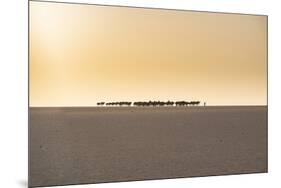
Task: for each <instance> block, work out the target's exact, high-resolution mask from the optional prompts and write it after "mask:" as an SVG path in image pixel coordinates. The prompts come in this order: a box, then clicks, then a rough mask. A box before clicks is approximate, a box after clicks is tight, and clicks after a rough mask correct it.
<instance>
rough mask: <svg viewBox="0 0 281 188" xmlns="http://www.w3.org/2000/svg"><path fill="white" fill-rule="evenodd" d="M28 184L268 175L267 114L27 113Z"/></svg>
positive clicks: (200, 110)
mask: <svg viewBox="0 0 281 188" xmlns="http://www.w3.org/2000/svg"><path fill="white" fill-rule="evenodd" d="M29 152H30V153H29V154H30V161H29V162H30V163H29V165H30V168H29V170H30V171H29V175H30V176H29V185H30V186H47V185H63V184H79V183H99V182H112V181H131V180H144V179H162V178H177V177H193V176H207V175H223V174H239V173H255V172H267V107H265V106H256V107H253V106H252V107H250V106H248V107H247V106H243V107H227V106H226V107H89V108H85V107H84V108H83V107H81V108H79V107H59V108H30V147H29Z"/></svg>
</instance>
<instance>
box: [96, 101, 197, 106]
mask: <svg viewBox="0 0 281 188" xmlns="http://www.w3.org/2000/svg"><path fill="white" fill-rule="evenodd" d="M97 105H98V106H143V107H144V106H152V107H156V106H198V105H200V101H190V102H188V101H176V102H173V101H167V102H164V101H147V102H146V101H139V102H125V101H123V102H107V103H106V102H98V103H97Z"/></svg>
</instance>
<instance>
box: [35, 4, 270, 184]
mask: <svg viewBox="0 0 281 188" xmlns="http://www.w3.org/2000/svg"><path fill="white" fill-rule="evenodd" d="M267 111H268V108H267V16H263V15H246V14H230V13H212V12H199V11H184V10H166V9H155V8H136V7H122V6H105V5H90V4H78V3H76V4H75V3H57V2H42V1H30V2H29V186H30V187H37V186H53V185H70V184H85V183H103V182H117V181H135V180H149V179H164V178H180V177H194V176H211V175H227V174H244V173H264V172H267V158H268V157H267Z"/></svg>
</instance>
